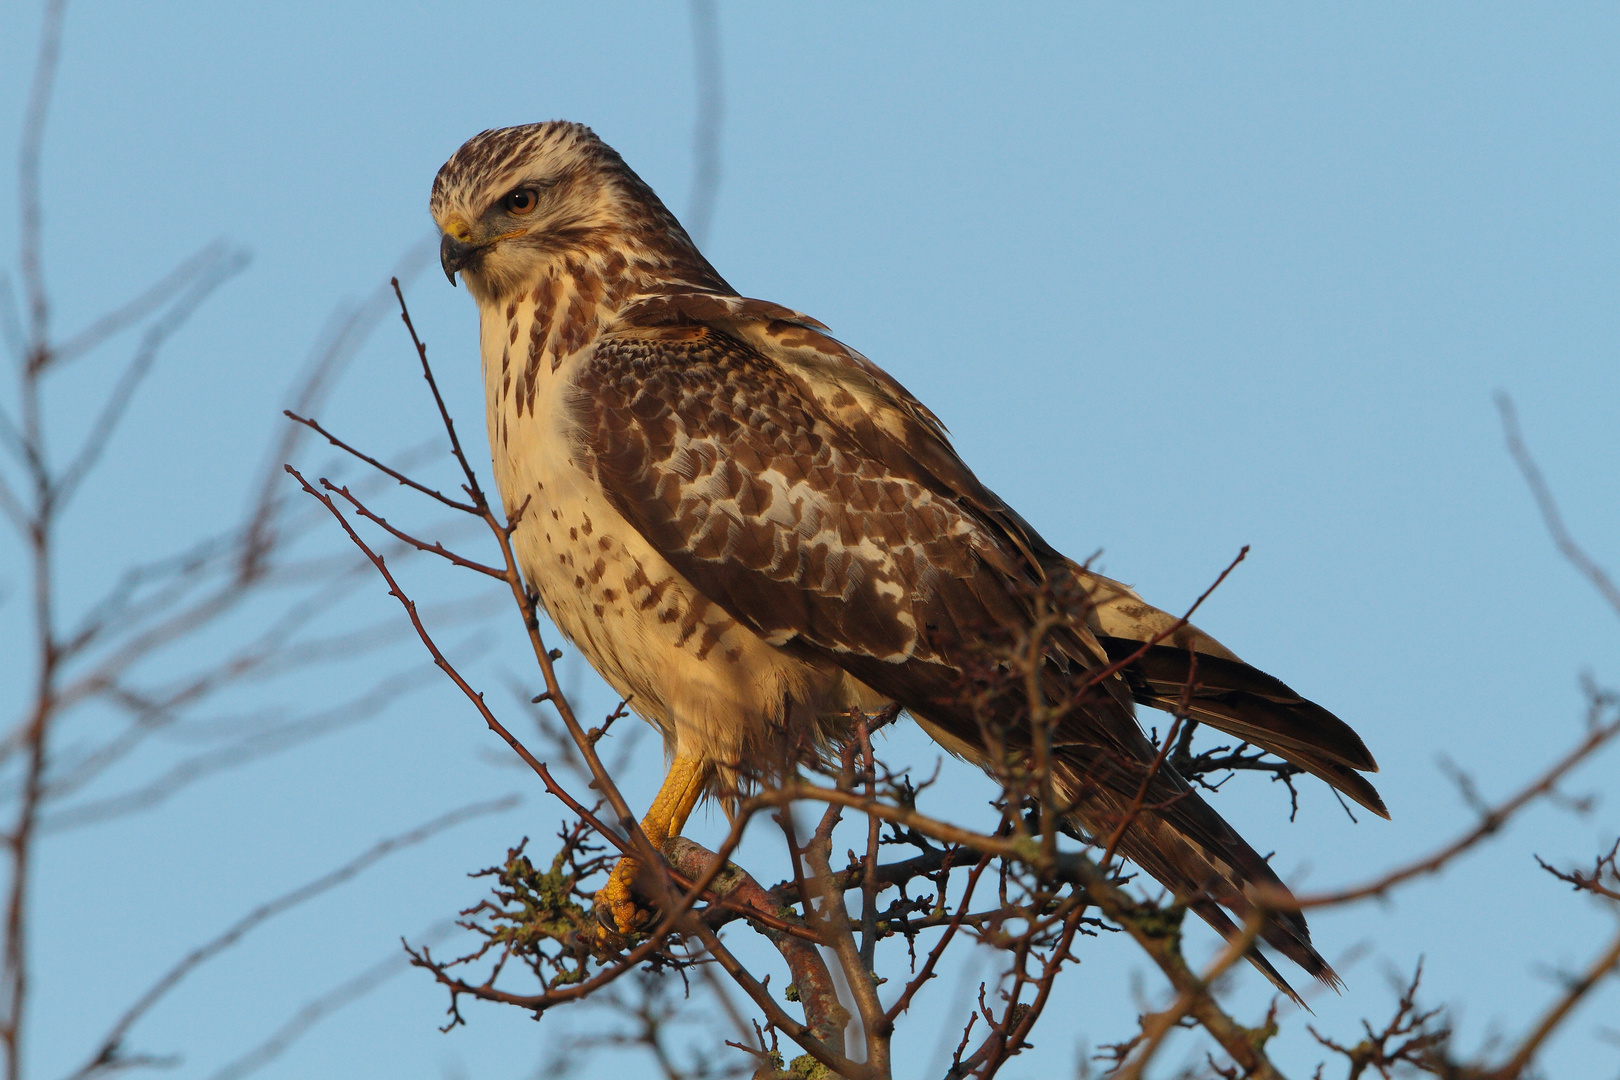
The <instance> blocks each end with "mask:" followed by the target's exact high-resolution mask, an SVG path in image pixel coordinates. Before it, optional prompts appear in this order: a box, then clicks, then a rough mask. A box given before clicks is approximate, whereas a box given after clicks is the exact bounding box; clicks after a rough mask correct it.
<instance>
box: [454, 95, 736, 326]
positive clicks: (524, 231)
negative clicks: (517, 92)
mask: <svg viewBox="0 0 1620 1080" xmlns="http://www.w3.org/2000/svg"><path fill="white" fill-rule="evenodd" d="M428 205H429V209H430V210H431V211H432V214H433V220H434V221H435V222H437V223H438V226H439V229H440V231H441V232H442V233H443V234H444V241H443V243H442V245H441V248H440V254H441V258H442V260H443V263H444V267H445V272H446V274H448V275H451V280H452V281H454V274H455V273H456V272H457V271H459V272H460V273H461V275H462V278H463V280H464V281H466V282H467V284H468V287H469V288H470V289H471V290H472V292H473V294H474V295H475V296H476V297H477V298H478V299H479V301H480V302H485V303H487V302H499V301H500V300H501V299H502V298H503V297H505V296H508V295H510V294H513V293H515V292H517V291H519V290H522V289H525V288H528V287H529V286H530V285H531V284H532V283H533V282H534V281H536V280H538V278H539V277H540V276H541V275H543V274H546V273H549V272H558V271H564V272H569V273H578V272H589V273H594V274H597V275H599V276H604V277H617V276H623V275H633V276H637V277H646V278H647V279H648V281H647V282H646V284H647V289H646V291H650V292H665V291H671V289H670V288H669V287H667V285H666V286H665V287H660V284H659V283H660V281H663V282H667V283H668V285H677V284H678V285H679V287H680V288H682V289H693V288H696V289H702V290H712V291H719V292H728V293H729V292H730V291H731V290H730V288H729V287H728V286H727V285H726V284H725V282H724V281H723V280H721V279H720V277H719V275H718V274H716V273H715V272H714V269H713V268H712V267H710V266H709V264H708V262H707V261H706V260H705V259H704V258H703V256H702V255H701V254H700V253H699V252H698V250H697V248H696V247H695V246H693V244H692V241H691V239H690V238H689V237H688V236H687V235H686V231H685V230H684V229H682V228H681V225H680V222H678V221H677V220H676V219H675V216H674V215H673V214H671V213H670V212H669V210H668V209H667V208H666V207H665V206H664V204H663V203H662V202H661V201H660V200H659V198H658V196H657V195H655V194H654V193H653V191H652V189H651V188H650V187H648V186H647V185H646V184H645V183H644V182H643V181H642V180H641V178H640V177H639V176H637V175H636V174H635V173H634V172H633V171H631V169H630V167H629V166H628V165H626V164H625V163H624V159H623V158H621V157H620V156H619V155H618V153H616V152H615V151H614V150H613V148H612V147H610V146H608V145H607V144H606V143H604V142H603V141H602V140H601V139H599V138H597V136H596V134H595V132H593V131H591V129H590V128H588V127H585V126H584V125H583V124H574V123H569V122H567V121H564V120H551V121H547V122H546V123H541V124H524V125H522V126H520V127H510V128H499V129H495V130H491V131H485V132H481V133H479V134H478V135H475V136H473V137H472V138H471V139H468V140H467V142H466V143H464V144H463V145H462V147H461V149H459V150H457V151H456V152H455V154H454V155H452V156H451V158H450V160H449V161H447V162H445V163H444V166H443V167H442V168H441V169H440V170H439V174H438V176H437V177H436V178H435V179H434V181H433V195H432V198H431V200H430V201H429V204H428ZM630 291H632V292H640V291H643V290H642V289H640V288H636V289H633V290H630Z"/></svg>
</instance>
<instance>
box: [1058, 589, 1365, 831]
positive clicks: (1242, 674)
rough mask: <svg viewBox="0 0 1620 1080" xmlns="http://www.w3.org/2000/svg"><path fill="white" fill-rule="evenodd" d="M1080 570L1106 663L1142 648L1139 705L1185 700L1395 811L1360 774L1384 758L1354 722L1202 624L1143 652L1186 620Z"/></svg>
mask: <svg viewBox="0 0 1620 1080" xmlns="http://www.w3.org/2000/svg"><path fill="white" fill-rule="evenodd" d="M1071 565H1072V564H1071ZM1074 571H1075V573H1076V574H1077V576H1078V577H1079V578H1080V580H1081V581H1082V582H1083V583H1084V584H1085V586H1086V589H1087V591H1088V592H1089V593H1090V594H1091V598H1092V603H1093V607H1092V609H1091V611H1090V612H1089V613H1088V614H1089V619H1088V621H1089V623H1090V629H1091V631H1092V633H1093V634H1094V635H1095V636H1096V638H1097V641H1098V643H1099V644H1100V645H1102V647H1103V650H1104V651H1105V652H1107V654H1108V659H1109V660H1110V661H1111V662H1115V663H1117V662H1119V661H1121V660H1124V659H1126V658H1128V657H1131V656H1133V655H1136V654H1137V653H1140V654H1141V655H1139V656H1136V659H1134V660H1132V661H1131V662H1130V663H1129V664H1128V665H1127V666H1126V667H1125V668H1124V669H1123V670H1122V671H1121V672H1120V674H1122V675H1123V676H1124V677H1125V681H1126V682H1127V683H1128V684H1129V685H1130V688H1131V696H1132V697H1133V698H1135V699H1136V701H1137V702H1138V703H1139V704H1142V705H1151V706H1153V707H1155V708H1159V709H1166V710H1171V711H1175V710H1178V709H1180V708H1181V707H1182V702H1183V701H1186V711H1187V714H1188V715H1189V716H1190V717H1191V718H1192V719H1194V720H1197V721H1199V722H1200V723H1205V724H1208V725H1209V726H1210V727H1213V728H1216V729H1218V730H1220V731H1224V732H1226V733H1228V734H1230V735H1235V736H1237V737H1238V738H1240V739H1242V740H1244V741H1245V742H1248V743H1252V744H1254V745H1255V746H1258V747H1260V748H1261V749H1263V750H1266V751H1269V752H1270V753H1273V754H1276V755H1277V756H1278V757H1280V758H1282V759H1283V760H1284V761H1286V762H1288V763H1290V764H1292V765H1297V766H1298V767H1300V768H1301V769H1304V770H1305V771H1306V772H1308V773H1310V774H1311V775H1313V776H1317V777H1320V778H1321V779H1323V780H1325V781H1327V782H1328V784H1330V785H1332V786H1333V787H1334V788H1336V789H1337V790H1339V791H1342V792H1344V793H1345V794H1346V795H1348V796H1350V798H1352V799H1354V800H1355V801H1356V802H1358V803H1360V804H1361V805H1362V806H1365V807H1366V808H1367V809H1368V810H1371V811H1372V812H1373V813H1375V814H1377V815H1378V816H1379V817H1382V818H1387V817H1389V810H1388V809H1387V808H1386V807H1385V806H1384V800H1383V799H1381V798H1379V796H1378V791H1377V789H1375V788H1374V787H1373V786H1372V784H1370V783H1368V782H1367V780H1366V779H1365V778H1364V777H1362V775H1361V773H1363V772H1377V771H1378V762H1376V761H1374V760H1373V756H1372V754H1371V753H1370V752H1368V750H1367V746H1366V744H1365V743H1363V742H1362V741H1361V737H1360V736H1359V735H1357V734H1356V733H1355V732H1354V731H1353V730H1351V728H1350V725H1349V724H1346V723H1345V722H1344V721H1343V720H1340V719H1339V718H1338V717H1337V716H1334V715H1333V714H1332V713H1330V712H1328V711H1327V710H1326V709H1324V708H1322V706H1320V705H1318V704H1316V703H1315V702H1313V701H1310V700H1308V699H1306V698H1304V697H1302V696H1301V695H1299V694H1297V693H1295V692H1294V691H1293V690H1291V689H1290V688H1289V687H1288V686H1287V685H1285V684H1284V683H1283V682H1282V681H1281V680H1279V679H1274V678H1272V677H1271V676H1270V675H1267V674H1266V673H1265V672H1263V671H1261V670H1259V669H1258V668H1253V667H1250V666H1249V665H1248V664H1245V663H1244V662H1243V661H1241V660H1239V659H1238V658H1237V656H1236V655H1235V654H1234V653H1233V652H1232V651H1231V650H1230V649H1228V648H1226V647H1225V646H1224V645H1222V644H1221V643H1220V642H1218V641H1216V640H1215V639H1214V638H1212V637H1210V636H1209V635H1208V634H1206V633H1204V632H1203V631H1202V630H1199V629H1198V628H1197V627H1196V626H1192V625H1190V624H1188V625H1183V626H1181V627H1180V628H1179V629H1176V630H1174V631H1173V632H1171V633H1169V635H1168V636H1167V637H1165V638H1164V639H1162V640H1161V641H1160V642H1159V643H1157V644H1153V645H1147V647H1146V651H1143V647H1144V645H1146V643H1147V642H1149V641H1152V640H1153V639H1154V638H1155V637H1157V636H1158V635H1160V634H1163V633H1165V632H1166V631H1169V630H1170V628H1171V627H1173V626H1175V624H1176V622H1177V621H1178V620H1177V619H1176V618H1175V617H1174V616H1172V615H1170V614H1169V613H1168V612H1164V611H1160V610H1159V609H1158V608H1156V607H1154V606H1153V605H1151V604H1149V603H1147V602H1146V601H1144V600H1143V599H1142V598H1141V597H1139V596H1137V595H1136V593H1134V592H1132V591H1131V590H1130V589H1129V588H1128V587H1127V586H1125V585H1121V584H1120V583H1119V582H1117V581H1112V580H1110V579H1108V578H1105V577H1103V576H1102V575H1101V574H1094V573H1091V572H1090V571H1088V570H1084V569H1082V568H1080V567H1078V566H1076V567H1074ZM1195 665H1196V666H1195ZM1189 682H1191V684H1192V689H1191V693H1190V694H1189V692H1188V684H1189Z"/></svg>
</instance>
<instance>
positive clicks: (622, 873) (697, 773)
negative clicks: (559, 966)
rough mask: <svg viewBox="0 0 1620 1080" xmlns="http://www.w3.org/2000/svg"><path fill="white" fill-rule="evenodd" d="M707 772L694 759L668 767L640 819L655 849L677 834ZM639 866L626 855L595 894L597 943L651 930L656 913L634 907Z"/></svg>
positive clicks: (700, 788)
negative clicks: (648, 806) (649, 806)
mask: <svg viewBox="0 0 1620 1080" xmlns="http://www.w3.org/2000/svg"><path fill="white" fill-rule="evenodd" d="M706 775H707V768H706V766H705V765H704V764H703V762H702V761H700V760H698V759H697V758H690V757H680V756H678V755H677V756H676V758H675V760H674V761H673V762H671V763H670V767H669V774H668V775H667V776H665V777H664V783H663V785H662V786H661V787H659V789H658V794H657V796H656V797H655V798H654V799H653V804H652V807H651V808H650V809H649V810H648V811H647V816H646V817H644V818H642V819H641V831H642V832H643V833H645V834H646V837H647V839H648V840H650V841H652V845H653V847H654V848H658V847H659V846H661V845H662V844H663V843H664V841H665V840H668V839H669V838H670V837H672V836H676V835H678V834H679V833H680V831H681V827H682V826H683V825H685V824H686V819H687V817H688V816H689V815H690V814H691V813H692V807H694V806H696V805H697V801H698V799H699V797H701V795H702V794H703V787H704V780H705V777H706ZM639 870H640V866H639V865H638V864H637V863H636V860H634V859H632V858H631V857H630V856H628V855H625V856H623V857H621V858H620V859H619V861H618V862H617V863H615V864H614V866H613V872H612V873H610V874H609V875H608V879H607V883H606V884H604V885H603V886H602V887H601V888H600V889H598V890H597V891H596V898H595V899H594V900H593V901H592V904H591V906H592V907H593V908H594V909H595V912H596V921H597V922H598V923H600V924H601V925H602V933H601V934H600V935H598V940H599V941H600V942H601V943H603V944H609V943H611V941H612V938H614V937H621V938H622V937H625V936H628V935H631V934H636V933H640V932H642V931H643V930H645V929H646V928H647V927H649V926H651V925H652V924H653V922H654V920H655V918H656V913H655V912H653V911H651V910H649V909H647V908H645V907H642V906H641V905H639V904H637V903H636V897H635V883H636V874H637V872H638V871H639Z"/></svg>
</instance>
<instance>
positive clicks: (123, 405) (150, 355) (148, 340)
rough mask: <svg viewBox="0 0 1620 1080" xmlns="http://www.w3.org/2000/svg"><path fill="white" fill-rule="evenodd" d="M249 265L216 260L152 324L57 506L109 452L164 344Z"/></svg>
mask: <svg viewBox="0 0 1620 1080" xmlns="http://www.w3.org/2000/svg"><path fill="white" fill-rule="evenodd" d="M247 264H248V256H247V253H246V252H245V251H234V252H231V253H229V254H228V255H225V256H222V257H221V258H220V259H218V260H216V261H215V263H214V264H213V265H212V266H211V267H210V269H209V271H208V272H207V273H199V274H198V275H196V276H195V277H194V279H193V281H192V283H191V284H190V285H189V286H188V287H187V289H186V291H185V292H184V293H182V294H181V296H180V297H179V298H178V299H177V300H176V301H175V302H174V303H173V304H172V305H171V306H170V308H169V310H168V312H167V313H166V314H165V315H164V316H163V318H161V319H159V320H157V322H155V323H153V324H152V326H151V327H150V328H149V329H148V330H147V331H146V333H145V335H143V336H142V338H141V344H140V347H139V348H138V349H137V350H136V351H135V356H134V357H133V358H132V359H131V360H130V362H129V365H128V366H127V367H125V368H124V372H123V374H122V375H120V376H119V377H118V381H117V383H115V384H114V385H113V389H112V391H111V393H109V394H108V395H107V400H106V402H105V403H104V404H103V405H102V407H101V413H100V415H99V416H97V417H96V420H95V423H94V424H92V425H91V427H90V434H89V436H88V437H87V438H86V439H85V442H84V445H83V446H81V447H80V448H79V452H78V453H77V454H75V455H74V457H73V460H72V461H71V462H70V463H69V464H68V466H67V467H66V468H65V469H63V470H62V472H61V474H60V475H59V476H58V477H57V479H56V482H55V483H54V484H53V485H52V486H51V490H50V494H49V499H50V502H51V503H52V504H53V505H54V506H56V507H61V506H65V505H66V504H67V503H68V501H69V500H71V499H72V498H73V494H74V492H75V491H76V490H77V489H78V486H79V484H80V483H82V482H83V481H84V478H85V476H86V475H87V474H88V473H89V471H90V469H91V468H92V467H93V466H94V465H95V463H96V461H97V460H98V459H100V457H101V454H102V451H104V450H105V449H106V448H107V442H108V440H109V439H111V438H112V434H113V431H114V429H116V428H117V427H118V422H119V421H120V420H121V419H123V416H124V412H125V410H127V409H128V408H129V405H130V402H131V401H132V400H133V399H134V397H135V388H136V387H137V386H139V385H140V383H141V381H142V380H143V379H145V378H146V375H147V372H149V371H150V370H151V369H152V364H153V362H154V361H155V360H156V359H157V354H158V350H159V349H161V348H162V347H163V343H164V342H165V341H167V340H168V339H169V337H170V336H171V335H172V334H174V332H175V331H176V330H178V329H180V327H181V326H183V325H184V324H185V322H186V320H187V319H189V318H190V317H191V315H192V313H193V312H194V311H196V310H197V308H198V307H199V306H200V305H201V304H202V302H203V301H204V300H207V299H208V297H209V296H210V295H211V294H212V293H213V292H214V290H215V289H217V288H219V287H220V286H221V285H223V284H225V282H227V281H229V280H230V279H231V278H233V277H235V276H236V275H237V274H239V273H241V272H242V270H243V269H245V268H246V267H247Z"/></svg>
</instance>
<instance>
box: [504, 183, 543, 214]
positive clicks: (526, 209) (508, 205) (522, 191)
mask: <svg viewBox="0 0 1620 1080" xmlns="http://www.w3.org/2000/svg"><path fill="white" fill-rule="evenodd" d="M539 205H540V196H539V195H537V194H536V193H535V191H534V189H532V188H518V189H517V190H516V191H514V192H512V193H511V194H509V195H507V196H505V197H504V198H502V199H501V207H502V209H504V210H505V211H506V212H507V213H508V214H515V215H516V216H518V217H522V216H523V215H524V214H528V213H532V212H533V211H534V208H535V207H536V206H539Z"/></svg>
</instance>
